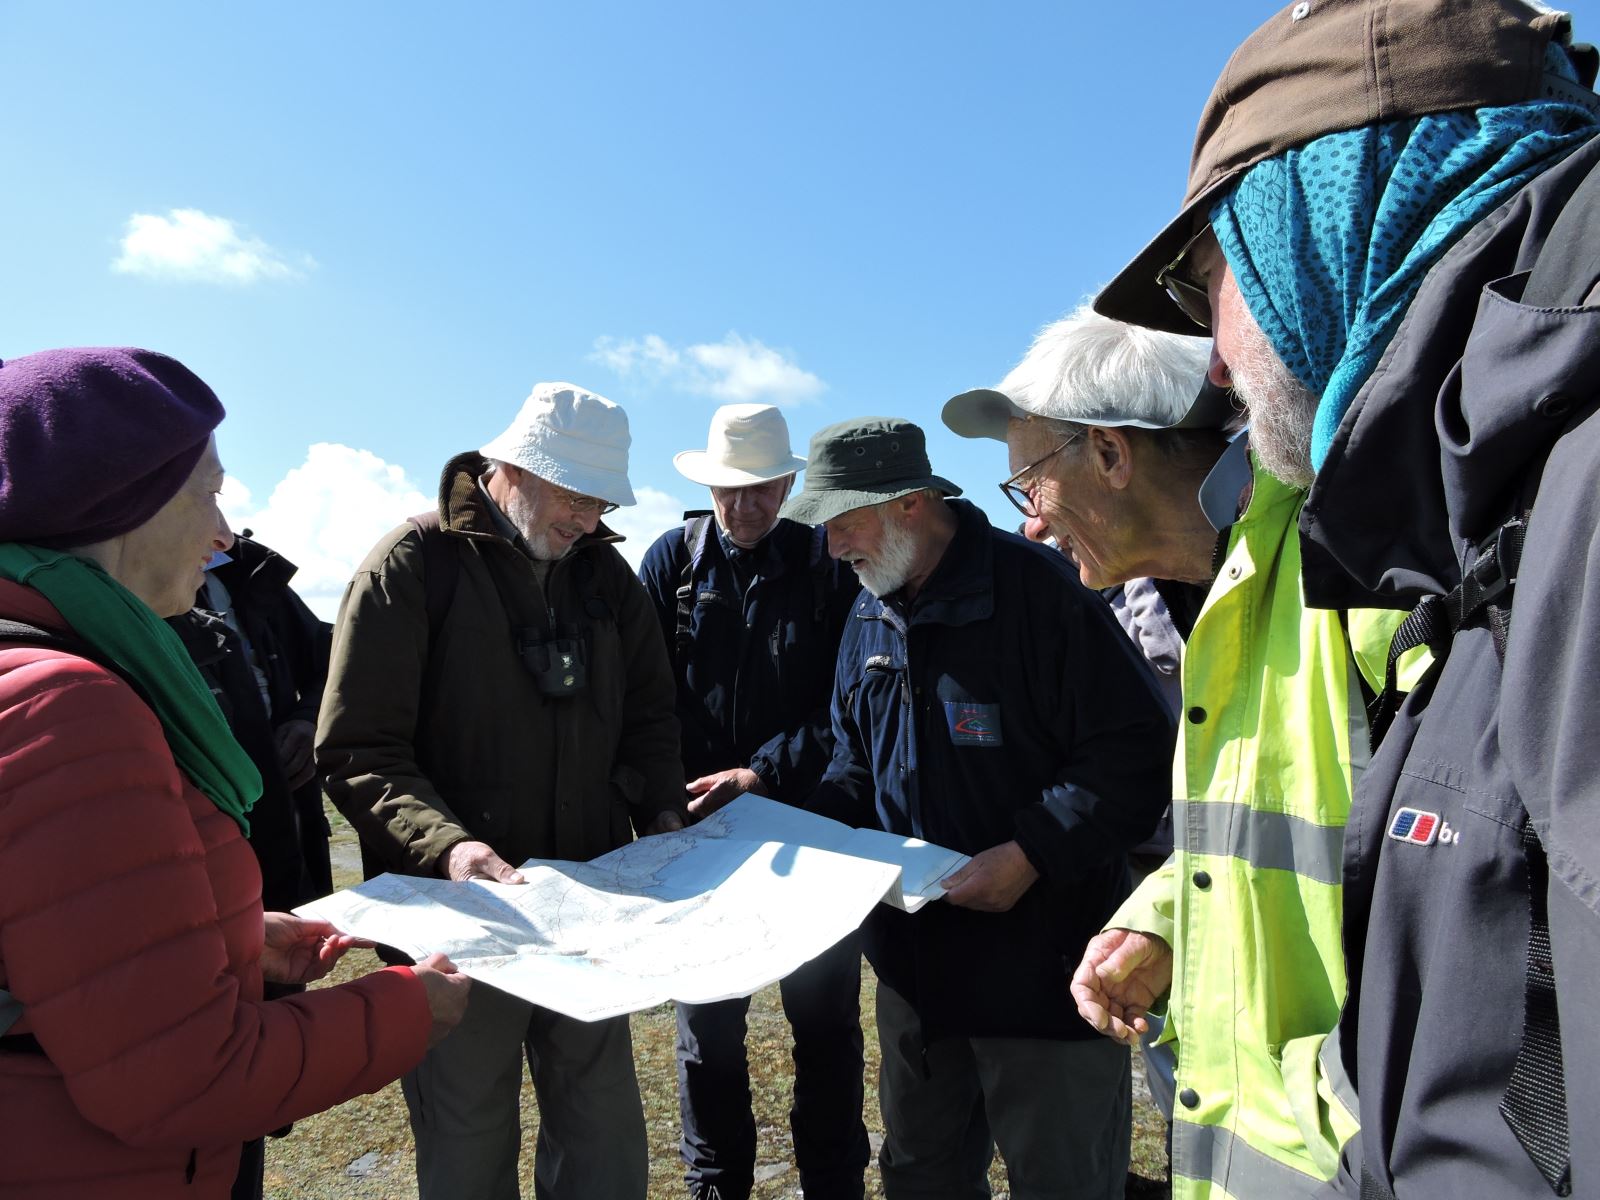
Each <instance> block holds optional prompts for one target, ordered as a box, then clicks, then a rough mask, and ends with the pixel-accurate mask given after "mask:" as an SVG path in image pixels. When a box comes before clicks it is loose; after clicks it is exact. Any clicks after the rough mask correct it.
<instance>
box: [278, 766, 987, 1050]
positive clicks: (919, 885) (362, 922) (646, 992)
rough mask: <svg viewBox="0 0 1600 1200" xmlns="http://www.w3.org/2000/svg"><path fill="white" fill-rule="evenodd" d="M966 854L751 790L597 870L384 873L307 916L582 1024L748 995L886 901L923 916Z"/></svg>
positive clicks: (543, 866)
mask: <svg viewBox="0 0 1600 1200" xmlns="http://www.w3.org/2000/svg"><path fill="white" fill-rule="evenodd" d="M966 861H967V856H966V855H964V854H958V853H956V852H955V851H953V850H946V849H944V848H942V847H939V846H930V845H928V844H927V843H926V842H920V841H918V840H916V839H915V838H902V837H897V836H895V835H894V834H888V833H883V832H882V831H880V830H874V829H852V828H850V827H849V826H848V825H842V824H840V823H839V822H837V821H830V820H828V819H827V818H826V817H819V816H816V815H814V814H812V813H807V812H805V811H803V810H801V809H797V808H791V807H789V806H787V805H783V804H778V803H776V802H774V801H771V800H766V799H762V798H761V797H759V796H751V795H744V796H740V797H739V798H738V799H736V800H734V801H733V802H732V803H730V804H728V805H726V806H725V807H723V808H721V809H719V810H718V811H717V812H715V813H713V814H712V815H711V816H709V817H707V818H706V819H705V820H703V821H701V822H700V823H699V824H697V825H693V826H690V827H689V828H688V829H685V830H682V831H681V832H678V833H664V834H656V835H654V836H652V837H647V838H641V839H639V840H638V841H636V842H633V843H631V844H629V845H627V846H623V847H622V848H620V849H618V850H613V851H612V852H611V853H609V854H606V855H602V856H601V857H600V858H597V859H594V860H593V861H591V862H562V861H556V860H550V859H530V860H529V861H528V862H525V863H523V864H522V866H521V868H520V870H521V871H522V873H523V875H524V876H525V877H526V879H527V881H528V882H526V883H522V884H504V883H489V882H487V881H484V880H473V881H471V882H465V883H457V882H453V881H451V880H448V879H425V878H414V877H412V876H409V875H380V876H378V877H377V878H375V879H370V880H368V881H367V882H366V883H363V884H361V885H360V886H358V887H353V888H349V889H347V890H345V891H342V892H338V893H336V894H334V895H332V896H327V897H325V898H323V899H321V900H318V901H315V902H314V903H311V904H307V905H304V906H302V907H300V908H298V909H296V910H295V911H296V912H297V913H299V914H300V915H301V916H306V917H316V918H320V919H321V920H324V921H328V922H331V923H332V924H333V925H335V926H337V927H338V928H339V929H342V930H344V931H345V932H347V933H353V934H355V935H357V936H358V937H363V938H370V939H372V940H373V941H377V942H384V943H387V944H388V945H391V946H395V947H397V948H398V949H400V950H403V951H405V952H406V953H407V954H411V955H414V956H415V957H418V958H421V957H423V956H424V955H427V954H432V953H434V952H436V951H438V952H442V953H444V954H447V955H449V957H450V958H451V959H452V960H453V961H454V962H455V964H456V965H457V966H458V967H460V968H461V970H463V971H465V972H466V973H467V974H468V975H470V976H472V977H473V979H475V980H479V981H481V982H483V983H486V984H489V985H491V986H493V987H497V988H499V989H501V990H502V991H505V992H510V993H511V994H512V995H515V996H520V997H522V998H523V999H524V1000H528V1001H530V1002H532V1003H534V1004H539V1005H542V1006H544V1007H545V1008H551V1009H554V1010H556V1011H557V1012H561V1013H566V1014H567V1015H568V1016H572V1017H577V1018H578V1019H580V1020H584V1021H597V1020H600V1019H601V1018H604V1017H613V1016H617V1015H620V1014H622V1013H629V1012H635V1011H637V1010H639V1009H643V1008H649V1007H651V1006H653V1005H656V1004H660V1003H662V1002H663V1001H666V1000H683V1001H689V1002H692V1003H705V1002H708V1001H711V1000H725V999H728V998H730V997H733V996H747V995H749V994H750V993H752V992H754V991H756V990H757V989H759V988H762V987H765V986H766V985H767V984H769V983H772V982H773V981H774V980H777V979H782V978H783V977H784V976H785V975H787V974H789V973H790V972H791V971H793V970H794V969H795V968H796V967H798V966H800V965H801V964H802V963H805V962H808V961H809V960H811V959H813V958H815V957H816V956H817V955H819V954H821V953H822V952H823V951H824V950H826V949H828V948H829V947H830V946H832V945H833V944H834V943H836V942H837V941H839V939H841V938H843V937H845V936H846V935H847V934H849V933H850V932H851V931H852V930H854V929H855V928H856V927H857V926H859V925H860V924H861V922H862V921H863V920H865V919H866V916H867V914H868V913H869V912H871V911H872V908H873V906H874V905H876V904H878V903H879V902H880V901H881V902H884V903H887V904H892V905H894V906H895V907H897V908H902V909H905V910H907V911H908V912H915V911H916V910H917V909H919V908H921V907H922V905H924V904H926V903H927V902H929V901H930V900H936V899H938V898H939V897H940V896H941V895H943V890H942V889H941V888H940V887H939V880H940V879H943V878H944V877H945V876H946V875H948V874H950V872H952V871H954V870H956V869H957V868H958V867H960V866H961V865H962V864H963V863H965V862H966Z"/></svg>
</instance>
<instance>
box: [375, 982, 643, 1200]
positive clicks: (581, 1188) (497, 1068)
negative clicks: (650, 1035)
mask: <svg viewBox="0 0 1600 1200" xmlns="http://www.w3.org/2000/svg"><path fill="white" fill-rule="evenodd" d="M524 1055H526V1057H527V1061H528V1067H529V1070H530V1071H531V1073H532V1075H533V1089H534V1094H535V1096H536V1097H537V1098H538V1102H539V1142H538V1146H537V1148H536V1150H535V1154H534V1168H533V1192H534V1195H535V1196H536V1197H537V1198H538V1200H644V1197H645V1191H646V1185H647V1179H648V1174H649V1161H648V1148H647V1143H646V1140H645V1126H644V1109H643V1106H642V1104H641V1103H640V1100H639V1083H638V1079H637V1078H636V1076H635V1075H634V1070H633V1037H632V1035H631V1034H630V1032H629V1030H628V1019H627V1018H626V1017H617V1018H615V1019H612V1020H608V1021H596V1022H594V1023H593V1024H590V1023H588V1022H585V1021H577V1020H574V1019H573V1018H571V1017H564V1016H561V1015H560V1014H559V1013H554V1012H551V1011H550V1010H549V1009H545V1008H536V1007H534V1006H533V1005H531V1004H528V1003H526V1002H525V1001H522V1000H518V999H517V998H516V997H514V996H510V995H507V994H506V993H505V992H501V991H498V990H496V989H495V988H492V987H489V986H487V985H486V984H481V983H480V984H476V985H475V986H474V987H473V989H472V993H471V998H470V999H469V1000H468V1002H467V1011H466V1015H465V1016H464V1017H463V1018H462V1020H461V1024H460V1025H458V1026H457V1027H456V1028H455V1029H454V1030H453V1031H452V1032H451V1034H450V1036H449V1037H447V1038H445V1040H444V1041H442V1042H440V1043H439V1044H438V1045H437V1046H435V1047H434V1048H433V1049H432V1050H430V1051H429V1052H428V1055H427V1057H426V1058H424V1059H423V1060H422V1064H421V1065H420V1066H418V1067H417V1069H416V1070H414V1071H412V1072H411V1073H410V1074H409V1075H407V1076H406V1077H405V1078H404V1079H403V1080H402V1081H401V1087H402V1089H403V1090H404V1092H405V1097H406V1106H407V1107H408V1108H409V1109H410V1111H411V1131H412V1133H413V1135H414V1136H415V1137H416V1141H417V1190H418V1193H419V1195H420V1197H421V1200H520V1197H521V1190H520V1188H519V1183H518V1178H517V1154H518V1150H519V1148H520V1145H521V1141H522V1121H521V1117H520V1113H519V1107H518V1101H519V1097H520V1094H521V1090H522V1060H523V1057H524Z"/></svg>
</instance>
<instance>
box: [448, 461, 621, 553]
mask: <svg viewBox="0 0 1600 1200" xmlns="http://www.w3.org/2000/svg"><path fill="white" fill-rule="evenodd" d="M488 469H489V464H488V461H487V460H486V459H485V458H484V457H483V455H481V454H479V453H477V451H474V450H469V451H467V452H466V453H465V454H458V455H456V456H455V457H454V458H452V459H451V460H450V461H449V462H447V463H445V465H444V471H443V472H442V473H441V474H440V476H439V524H440V526H441V527H442V528H443V529H444V530H445V531H446V532H449V533H453V534H455V535H456V536H458V537H465V538H473V539H475V540H481V541H491V542H500V543H502V544H503V545H506V546H510V545H511V542H510V541H509V540H508V539H507V538H506V537H505V536H504V535H503V534H502V533H501V532H500V527H499V525H498V523H497V522H496V520H495V515H496V514H495V513H494V511H493V509H492V508H491V507H490V505H489V503H488V501H487V500H486V498H485V496H484V494H483V492H482V491H481V490H480V489H479V487H478V480H479V479H480V478H482V476H483V473H484V472H485V471H487V470H488ZM623 540H625V539H624V538H623V536H622V535H621V534H619V533H614V532H612V530H611V529H610V527H609V526H607V525H606V523H605V522H604V521H601V522H600V523H599V524H598V525H596V526H595V528H594V532H593V533H586V534H584V535H583V536H582V537H581V538H579V539H578V540H577V541H576V542H575V543H573V547H572V549H573V550H574V551H579V550H583V549H584V548H586V547H588V546H593V545H597V544H600V543H614V542H620V541H623Z"/></svg>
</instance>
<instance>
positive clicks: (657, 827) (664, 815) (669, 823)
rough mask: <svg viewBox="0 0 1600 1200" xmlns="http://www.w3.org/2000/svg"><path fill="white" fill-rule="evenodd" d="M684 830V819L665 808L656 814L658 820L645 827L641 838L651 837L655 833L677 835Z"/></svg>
mask: <svg viewBox="0 0 1600 1200" xmlns="http://www.w3.org/2000/svg"><path fill="white" fill-rule="evenodd" d="M682 828H683V818H682V817H680V816H679V815H678V814H677V813H676V812H674V811H673V810H672V809H670V808H664V809H662V810H661V811H660V812H658V813H657V814H656V819H655V820H654V821H651V822H650V824H648V825H646V826H645V827H644V832H643V833H642V834H640V835H639V836H640V837H649V836H650V835H651V834H653V833H676V832H677V831H678V830H680V829H682Z"/></svg>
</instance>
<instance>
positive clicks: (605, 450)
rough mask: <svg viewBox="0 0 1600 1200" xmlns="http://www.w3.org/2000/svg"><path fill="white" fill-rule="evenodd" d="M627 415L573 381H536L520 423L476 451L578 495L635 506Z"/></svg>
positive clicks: (518, 419) (520, 415)
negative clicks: (629, 482)
mask: <svg viewBox="0 0 1600 1200" xmlns="http://www.w3.org/2000/svg"><path fill="white" fill-rule="evenodd" d="M632 440H633V439H632V436H631V435H630V434H629V433H628V414H627V413H625V412H623V411H622V408H621V406H620V405H617V404H613V403H612V402H611V401H610V400H607V399H606V398H605V397H604V396H601V395H598V394H597V393H595V392H591V391H588V390H587V389H585V388H581V387H578V386H576V385H574V384H570V383H536V384H534V385H533V391H532V392H531V393H530V394H529V395H528V398H527V400H525V401H524V402H523V405H522V410H521V411H520V412H518V413H517V416H516V419H515V420H514V421H512V422H511V424H510V426H509V427H508V428H507V429H506V431H505V432H504V433H502V434H501V435H500V436H499V437H497V438H495V439H494V441H492V442H490V443H489V444H488V445H486V446H484V447H483V448H482V449H481V450H479V451H478V453H479V454H482V455H483V456H484V457H485V458H497V459H499V460H500V461H501V462H508V463H510V464H511V465H512V466H514V467H521V468H522V469H523V470H524V471H531V472H532V473H533V474H535V475H537V476H538V477H539V478H540V479H543V480H546V481H547V482H549V483H553V484H555V485H556V486H557V487H564V488H566V489H567V490H568V491H569V492H577V493H578V494H579V495H580V496H594V497H595V498H597V499H599V500H605V501H607V502H609V503H611V504H633V503H634V502H635V501H634V498H633V488H632V487H631V486H629V484H628V446H629V444H630V443H631V442H632Z"/></svg>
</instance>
